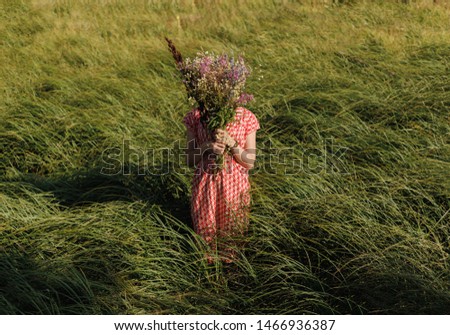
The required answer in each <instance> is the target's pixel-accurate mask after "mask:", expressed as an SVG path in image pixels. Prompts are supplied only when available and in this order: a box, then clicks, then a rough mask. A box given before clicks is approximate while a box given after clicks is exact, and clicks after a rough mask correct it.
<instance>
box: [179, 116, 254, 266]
mask: <svg viewBox="0 0 450 335" xmlns="http://www.w3.org/2000/svg"><path fill="white" fill-rule="evenodd" d="M208 117H209V115H208V113H207V112H206V111H205V110H203V109H202V108H195V109H193V110H191V111H190V112H189V113H188V114H187V115H186V116H185V117H184V119H183V123H184V124H185V125H186V128H187V143H188V148H187V164H188V165H189V166H191V167H195V168H196V170H195V174H194V178H193V181H192V198H191V216H192V221H193V226H194V230H195V232H196V233H198V234H199V235H200V236H201V237H202V238H203V239H204V240H205V241H206V243H207V244H208V245H209V247H210V248H211V250H210V251H211V252H210V253H209V254H208V255H207V256H206V257H207V260H208V263H213V262H214V255H215V254H216V253H217V254H218V255H219V257H220V259H221V260H222V261H223V262H226V263H231V262H233V260H234V259H235V257H236V246H237V245H238V240H239V237H241V236H242V235H243V234H244V233H245V231H246V230H247V226H248V214H249V205H250V193H249V191H250V184H249V181H248V170H249V169H251V168H253V166H254V163H255V160H256V131H257V130H258V129H259V128H260V127H259V122H258V120H257V118H256V117H255V115H254V114H253V113H252V112H251V111H250V110H248V109H246V108H243V107H238V108H237V109H236V116H235V119H234V121H232V122H230V123H228V125H227V126H226V129H219V130H217V131H216V132H215V133H214V134H210V133H209V131H208V130H207V127H206V120H207V119H208ZM225 152H226V154H225V156H224V166H223V168H221V169H219V170H217V166H216V164H215V158H216V157H217V155H223V154H224V153H225Z"/></svg>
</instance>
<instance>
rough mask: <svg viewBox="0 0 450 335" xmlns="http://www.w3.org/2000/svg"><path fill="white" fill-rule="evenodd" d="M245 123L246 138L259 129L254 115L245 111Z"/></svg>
mask: <svg viewBox="0 0 450 335" xmlns="http://www.w3.org/2000/svg"><path fill="white" fill-rule="evenodd" d="M246 119H247V120H246V123H245V137H247V136H248V134H251V133H253V132H254V131H256V130H258V129H260V126H259V121H258V119H257V118H256V116H255V114H253V113H252V112H251V111H249V110H248V109H247V118H246Z"/></svg>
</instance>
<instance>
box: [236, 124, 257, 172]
mask: <svg viewBox="0 0 450 335" xmlns="http://www.w3.org/2000/svg"><path fill="white" fill-rule="evenodd" d="M230 152H231V153H232V154H233V157H234V159H236V161H237V162H238V163H239V164H241V165H242V166H243V167H245V168H246V169H248V170H250V169H252V168H253V167H254V166H255V161H256V131H254V132H253V133H250V134H248V136H247V139H246V140H245V145H244V148H241V147H240V146H239V145H237V146H236V147H234V148H233V147H232V148H230Z"/></svg>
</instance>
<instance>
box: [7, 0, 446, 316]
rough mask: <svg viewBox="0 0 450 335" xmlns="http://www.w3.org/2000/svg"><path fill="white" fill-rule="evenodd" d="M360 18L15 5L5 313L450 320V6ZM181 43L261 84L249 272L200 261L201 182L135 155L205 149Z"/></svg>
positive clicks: (168, 4) (305, 5) (372, 8)
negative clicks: (227, 59)
mask: <svg viewBox="0 0 450 335" xmlns="http://www.w3.org/2000/svg"><path fill="white" fill-rule="evenodd" d="M347 2H348V3H347V4H336V5H333V4H331V1H329V2H328V3H326V2H325V1H323V2H321V1H281V0H278V1H277V0H249V1H239V0H230V1H215V2H214V3H213V2H210V1H206V0H197V1H188V0H184V1H182V0H179V1H175V0H174V1H137V0H134V1H131V0H130V1H119V0H116V1H113V0H111V1H106V0H103V1H93V0H92V1H89V0H83V1H75V0H73V1H70V0H65V1H49V0H34V1H31V0H30V1H26V0H19V1H13V0H0V6H1V7H0V15H1V20H0V36H2V37H1V39H0V48H1V53H0V61H1V64H2V65H1V67H0V86H1V89H0V94H1V96H0V117H1V123H0V127H1V128H0V129H1V134H2V135H1V148H2V150H1V166H0V171H1V181H0V182H1V193H0V197H1V201H0V208H1V210H0V215H1V221H0V314H72V313H75V314H98V313H102V314H112V313H116V314H144V313H152V314H302V313H312V314H315V313H319V314H325V313H327V314H346V313H350V314H444V313H445V314H447V313H448V312H449V311H450V263H449V253H450V240H449V236H450V228H449V223H450V214H449V207H450V206H449V204H450V201H449V199H450V143H449V142H450V141H449V138H450V137H449V130H450V117H449V109H450V9H449V8H448V7H446V4H445V1H441V4H436V5H432V4H431V3H430V4H428V3H426V2H420V1H411V4H409V5H405V4H401V3H398V2H396V1H368V0H367V1H347ZM164 36H168V37H170V38H171V39H173V41H174V42H175V44H176V45H177V47H178V48H179V49H180V50H181V51H182V53H183V54H184V55H185V56H193V55H195V52H196V51H197V50H200V49H204V50H211V51H215V52H217V53H218V52H222V51H224V52H234V53H235V54H238V53H243V54H245V56H246V60H247V62H248V64H249V65H250V66H251V67H252V69H253V75H252V77H250V79H249V83H248V91H249V92H250V93H253V94H254V95H255V98H256V99H255V102H253V103H252V105H249V106H248V108H249V109H250V110H252V111H253V112H254V113H255V115H256V116H257V117H258V119H259V121H260V124H261V130H260V131H258V135H257V141H258V146H259V151H258V164H257V167H256V168H255V169H254V170H253V172H252V173H251V175H252V176H251V183H252V190H253V205H252V214H251V228H250V232H249V235H248V236H247V238H246V249H245V251H244V252H243V253H242V255H241V260H240V261H239V262H238V264H237V267H236V269H235V270H234V271H233V272H231V273H228V272H225V271H224V269H222V267H221V266H220V265H217V266H215V267H211V266H208V265H207V264H206V263H205V262H204V260H203V258H202V255H203V248H204V246H203V244H202V243H201V241H200V240H199V239H198V238H197V237H196V235H195V234H194V233H193V231H192V228H191V222H190V219H189V192H190V180H191V177H192V171H189V170H187V168H186V167H185V166H184V164H182V163H180V162H179V161H178V160H177V158H176V156H175V155H172V154H171V155H169V156H167V157H164V156H160V155H159V154H157V155H155V156H154V157H152V158H154V159H155V161H154V163H152V164H151V165H150V166H149V169H147V170H146V171H145V173H140V172H142V171H141V170H140V168H142V166H143V162H142V161H138V160H137V158H136V155H134V154H135V153H137V152H145V151H146V150H150V149H158V150H159V149H162V148H170V149H171V151H170V152H171V153H177V152H179V151H180V149H179V148H178V146H177V144H176V143H181V144H183V141H184V140H185V128H184V126H183V124H182V122H181V120H182V117H183V116H184V115H185V113H186V112H187V111H188V110H189V109H190V108H191V107H190V106H189V105H188V103H187V101H186V99H185V96H184V91H183V86H182V84H181V82H180V80H179V78H178V77H177V76H176V72H175V68H174V63H173V60H172V58H171V55H170V53H169V52H168V50H167V46H166V44H165V41H164ZM124 143H126V149H127V150H126V152H127V153H129V154H130V157H129V158H130V159H128V160H125V159H124V160H122V161H121V162H120V164H119V166H118V167H119V168H120V169H122V171H123V173H109V174H106V173H104V170H102V168H103V169H104V168H105V164H106V163H105V152H109V150H112V149H111V148H113V149H114V148H115V149H114V150H116V149H117V150H122V149H123V148H122V147H123V145H124ZM121 148H122V149H121ZM291 161H295V162H296V163H295V164H293V163H292V164H291V163H290V162H291ZM167 165H169V169H168V170H167V171H166V172H167V173H164V174H161V173H159V174H158V173H157V172H158V169H162V170H163V171H164V169H165V167H166V166H167ZM115 167H116V168H117V165H116V166H115Z"/></svg>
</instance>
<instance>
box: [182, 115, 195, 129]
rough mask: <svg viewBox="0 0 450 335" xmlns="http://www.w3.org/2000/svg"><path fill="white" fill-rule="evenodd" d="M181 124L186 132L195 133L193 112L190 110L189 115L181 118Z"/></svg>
mask: <svg viewBox="0 0 450 335" xmlns="http://www.w3.org/2000/svg"><path fill="white" fill-rule="evenodd" d="M183 123H184V125H185V126H186V128H187V129H188V130H191V131H195V124H196V122H195V118H194V111H193V110H191V111H190V112H189V113H187V114H186V115H185V116H184V118H183Z"/></svg>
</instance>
